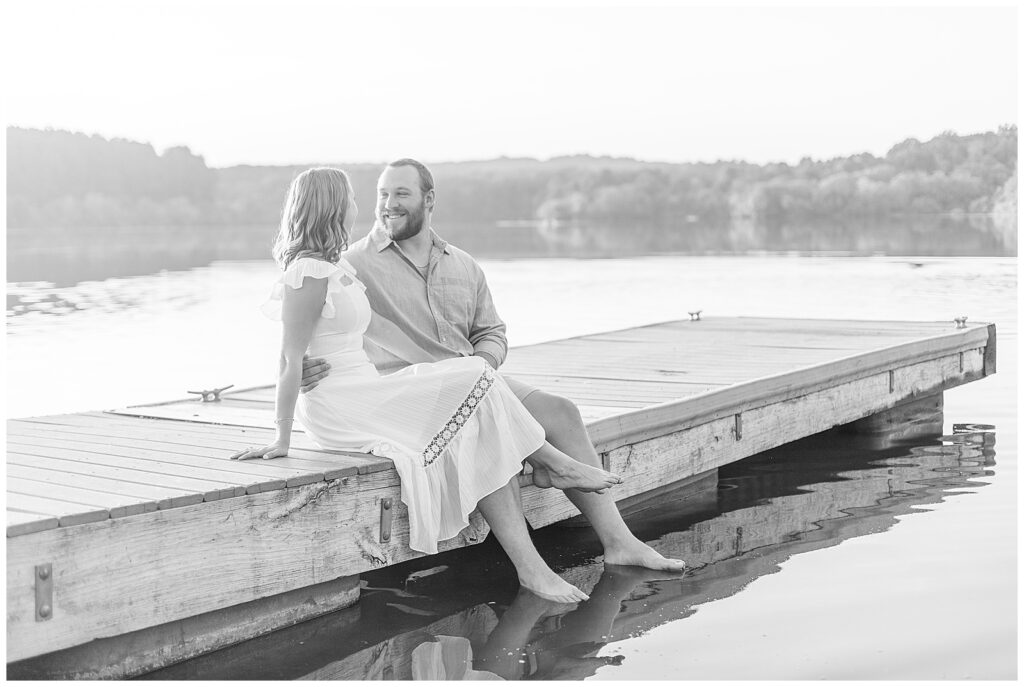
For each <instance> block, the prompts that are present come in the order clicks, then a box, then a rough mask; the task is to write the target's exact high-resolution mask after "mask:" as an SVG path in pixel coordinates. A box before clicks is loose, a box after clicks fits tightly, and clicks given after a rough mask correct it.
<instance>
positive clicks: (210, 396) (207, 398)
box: [187, 384, 234, 403]
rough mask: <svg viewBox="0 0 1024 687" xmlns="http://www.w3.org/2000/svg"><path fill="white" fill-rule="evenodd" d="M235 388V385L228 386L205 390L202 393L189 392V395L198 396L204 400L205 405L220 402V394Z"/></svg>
mask: <svg viewBox="0 0 1024 687" xmlns="http://www.w3.org/2000/svg"><path fill="white" fill-rule="evenodd" d="M233 386H234V384H228V385H227V386H222V387H221V388H219V389H203V390H202V391H189V392H187V393H190V394H198V395H199V397H200V398H202V399H203V403H214V402H219V401H220V392H222V391H224V390H225V389H230V388H231V387H233Z"/></svg>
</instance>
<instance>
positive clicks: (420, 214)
mask: <svg viewBox="0 0 1024 687" xmlns="http://www.w3.org/2000/svg"><path fill="white" fill-rule="evenodd" d="M433 195H434V192H433V190H431V191H428V192H427V195H426V197H425V196H424V195H423V192H422V191H420V175H419V174H418V173H417V172H416V168H415V167H386V168H385V169H384V173H383V174H381V175H380V179H378V180H377V209H376V214H377V219H378V220H379V221H380V222H381V224H383V225H384V228H385V229H387V231H388V233H390V234H391V239H392V240H394V241H404V240H405V239H409V238H412V237H413V236H416V235H417V234H419V233H420V231H421V230H422V229H423V224H424V218H425V217H426V208H427V200H428V199H430V200H432V199H433Z"/></svg>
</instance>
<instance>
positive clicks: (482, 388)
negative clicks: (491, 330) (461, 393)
mask: <svg viewBox="0 0 1024 687" xmlns="http://www.w3.org/2000/svg"><path fill="white" fill-rule="evenodd" d="M494 375H495V372H494V368H492V367H491V366H490V365H486V366H485V367H484V371H483V373H482V374H481V375H480V378H479V379H477V380H476V384H474V385H473V390H472V391H470V392H469V395H468V396H466V400H465V401H463V402H462V405H460V406H459V408H458V410H456V411H455V412H454V413H452V416H451V418H449V420H448V423H447V424H446V425H445V426H444V429H442V430H441V431H440V432H438V433H437V434H436V435H434V438H433V439H431V440H430V443H429V444H427V447H426V448H425V449H423V467H427V466H428V465H430V464H431V463H433V462H434V461H435V460H437V457H438V456H440V455H441V454H442V453H443V452H444V450H445V449H446V448H448V444H449V443H451V440H452V439H454V438H455V435H456V434H458V433H459V430H460V429H462V427H463V425H465V424H466V421H467V420H469V418H470V416H472V414H473V411H474V410H476V407H477V405H478V404H479V403H480V400H481V399H482V398H483V397H484V395H486V394H487V390H488V389H490V388H491V385H492V384H494Z"/></svg>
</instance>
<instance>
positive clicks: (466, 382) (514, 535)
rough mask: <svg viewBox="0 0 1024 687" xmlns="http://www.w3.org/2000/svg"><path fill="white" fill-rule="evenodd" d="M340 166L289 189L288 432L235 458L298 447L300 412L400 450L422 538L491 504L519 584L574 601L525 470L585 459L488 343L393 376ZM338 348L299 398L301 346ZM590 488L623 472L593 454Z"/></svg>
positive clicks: (283, 260)
mask: <svg viewBox="0 0 1024 687" xmlns="http://www.w3.org/2000/svg"><path fill="white" fill-rule="evenodd" d="M352 196H353V193H352V186H351V184H350V183H349V180H348V177H347V176H346V175H345V173H344V172H342V171H340V170H337V169H330V168H319V169H310V170H307V171H305V172H303V173H302V174H300V175H299V176H298V177H296V179H295V180H294V181H293V182H292V185H291V187H290V188H289V190H288V196H287V199H286V201H285V206H284V211H283V215H282V219H281V229H280V232H279V234H278V237H277V242H276V244H275V246H274V257H275V258H276V259H277V261H278V263H279V264H280V265H281V267H282V268H283V269H284V275H283V276H282V278H281V280H280V281H279V282H278V283H277V284H276V285H275V287H274V291H273V293H272V295H271V300H270V301H269V302H268V303H267V304H266V305H265V306H264V312H265V313H266V314H267V315H268V316H270V317H273V318H275V319H280V320H281V321H282V323H283V327H284V336H283V340H282V350H281V368H280V373H279V377H278V383H277V396H276V414H277V419H276V420H275V423H276V425H277V438H276V440H275V441H274V443H272V444H270V445H269V446H264V447H262V448H258V449H247V450H245V451H240V452H238V453H236V454H234V455H233V456H232V458H233V459H240V460H244V459H249V458H256V457H263V458H265V459H269V458H276V457H281V456H286V455H287V454H288V449H289V447H290V443H291V430H292V424H293V422H294V421H295V419H298V420H299V421H300V422H301V423H302V426H303V428H304V429H305V431H306V433H307V434H308V435H309V436H310V437H311V438H312V439H313V440H314V441H315V442H316V443H317V444H318V445H319V446H321V447H322V448H326V449H340V450H349V451H359V452H364V453H373V454H376V455H381V456H386V457H388V458H391V459H392V460H393V461H394V462H395V468H396V469H397V470H398V474H399V476H400V478H401V483H402V501H403V502H404V503H405V504H406V506H407V507H408V509H409V530H410V535H409V540H410V541H409V545H410V547H411V548H413V549H415V550H417V551H422V552H424V553H436V552H437V542H439V541H442V540H445V539H450V538H451V537H454V536H455V535H457V534H458V533H459V531H461V530H462V529H463V528H464V527H466V525H467V524H468V522H469V517H468V516H469V514H470V513H471V512H472V511H473V510H474V509H475V508H478V507H479V509H480V512H481V514H482V515H483V516H484V518H485V519H486V520H487V521H488V524H489V525H490V526H491V529H492V530H493V531H494V533H495V535H496V536H497V537H498V541H499V542H501V544H502V546H503V547H504V548H505V550H506V552H508V554H509V557H510V558H511V559H512V562H513V563H514V564H515V566H516V571H517V573H518V575H519V581H520V584H521V585H522V586H524V587H526V588H528V589H530V590H531V591H533V592H535V593H537V594H538V595H540V596H542V597H544V598H547V599H552V600H555V601H561V602H576V601H581V600H583V599H586V598H587V596H586V594H584V593H583V592H581V591H580V590H579V589H577V588H576V587H574V586H573V585H571V584H569V583H567V582H565V581H564V580H562V579H561V578H560V577H558V575H557V574H555V572H554V571H552V570H551V569H550V568H548V566H547V564H545V563H544V561H543V559H541V557H540V554H538V553H537V550H536V549H535V548H534V547H533V543H532V541H531V540H530V538H529V534H528V532H527V531H526V525H525V522H524V519H523V513H522V508H521V506H520V505H519V499H518V492H517V490H518V482H517V481H516V477H517V475H518V473H519V472H520V470H521V468H522V462H523V460H525V459H526V458H528V457H535V458H538V459H540V460H542V461H543V462H545V463H546V464H549V465H558V464H566V465H570V464H571V465H572V466H573V467H574V469H577V470H578V469H579V464H578V463H576V462H575V461H573V460H572V459H571V458H569V457H568V456H566V455H565V454H563V453H561V452H560V451H558V450H557V449H555V448H554V447H553V446H551V445H550V444H548V443H547V442H546V441H545V440H544V430H543V429H542V428H541V426H540V425H539V424H538V423H537V422H536V421H535V420H534V419H533V418H532V417H531V416H530V414H529V412H527V410H526V409H525V408H524V407H523V406H522V404H521V403H520V402H519V400H518V399H517V398H516V397H515V395H514V394H513V393H512V392H511V391H510V390H509V389H508V387H507V385H506V384H505V382H504V380H502V379H501V377H500V376H499V375H498V374H496V373H495V372H494V370H493V369H492V368H491V367H490V366H489V365H488V364H487V363H486V362H485V361H484V360H483V359H482V358H479V357H472V356H471V357H466V358H456V359H452V360H444V361H441V362H437V363H428V364H419V365H412V366H409V367H407V368H404V369H402V370H400V371H398V372H395V373H393V374H389V375H385V376H381V375H379V374H378V373H377V370H376V368H374V366H373V364H372V363H370V361H369V359H368V357H367V356H366V354H365V353H364V352H363V332H364V331H365V330H366V327H367V325H368V324H369V321H370V317H371V311H370V306H369V302H368V301H367V299H366V295H365V294H364V293H363V291H364V288H363V286H362V284H361V283H360V282H359V280H358V279H357V278H356V273H355V270H354V268H352V266H351V265H350V264H349V263H348V262H347V261H346V260H345V259H344V258H343V257H342V255H341V253H342V252H343V251H344V250H345V248H346V247H347V245H348V236H349V233H350V232H351V229H352V226H353V225H354V223H355V220H356V215H357V212H358V209H357V207H356V204H355V202H354V200H353V197H352ZM307 350H308V352H309V354H310V356H313V357H319V358H324V359H326V360H327V361H328V362H329V363H330V365H331V374H330V376H329V377H328V378H327V379H326V380H325V381H323V382H321V383H320V384H319V385H318V386H317V387H316V388H315V389H313V390H312V391H310V392H309V393H306V394H303V395H302V397H301V399H300V398H299V393H298V392H299V382H300V379H301V374H302V357H303V354H304V353H306V352H307ZM586 469H587V470H589V472H588V473H587V474H585V475H581V480H580V484H579V486H578V487H577V488H584V489H591V490H595V491H596V490H603V489H606V488H608V487H610V486H612V485H613V484H617V483H619V482H621V480H620V479H619V478H618V477H617V476H616V475H613V474H611V473H608V472H605V471H604V470H599V469H597V468H589V467H587V468H586Z"/></svg>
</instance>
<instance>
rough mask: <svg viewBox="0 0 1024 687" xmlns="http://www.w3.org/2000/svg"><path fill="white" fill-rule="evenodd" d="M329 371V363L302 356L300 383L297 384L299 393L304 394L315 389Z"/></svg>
mask: <svg viewBox="0 0 1024 687" xmlns="http://www.w3.org/2000/svg"><path fill="white" fill-rule="evenodd" d="M330 369H331V366H330V363H328V362H327V361H326V360H324V359H323V358H310V357H309V356H308V355H304V356H302V381H301V382H299V391H300V392H301V393H306V392H307V391H310V390H311V389H314V388H316V385H317V384H319V383H320V380H321V379H323V378H324V377H326V376H327V375H328V374H329V372H328V370H330Z"/></svg>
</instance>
